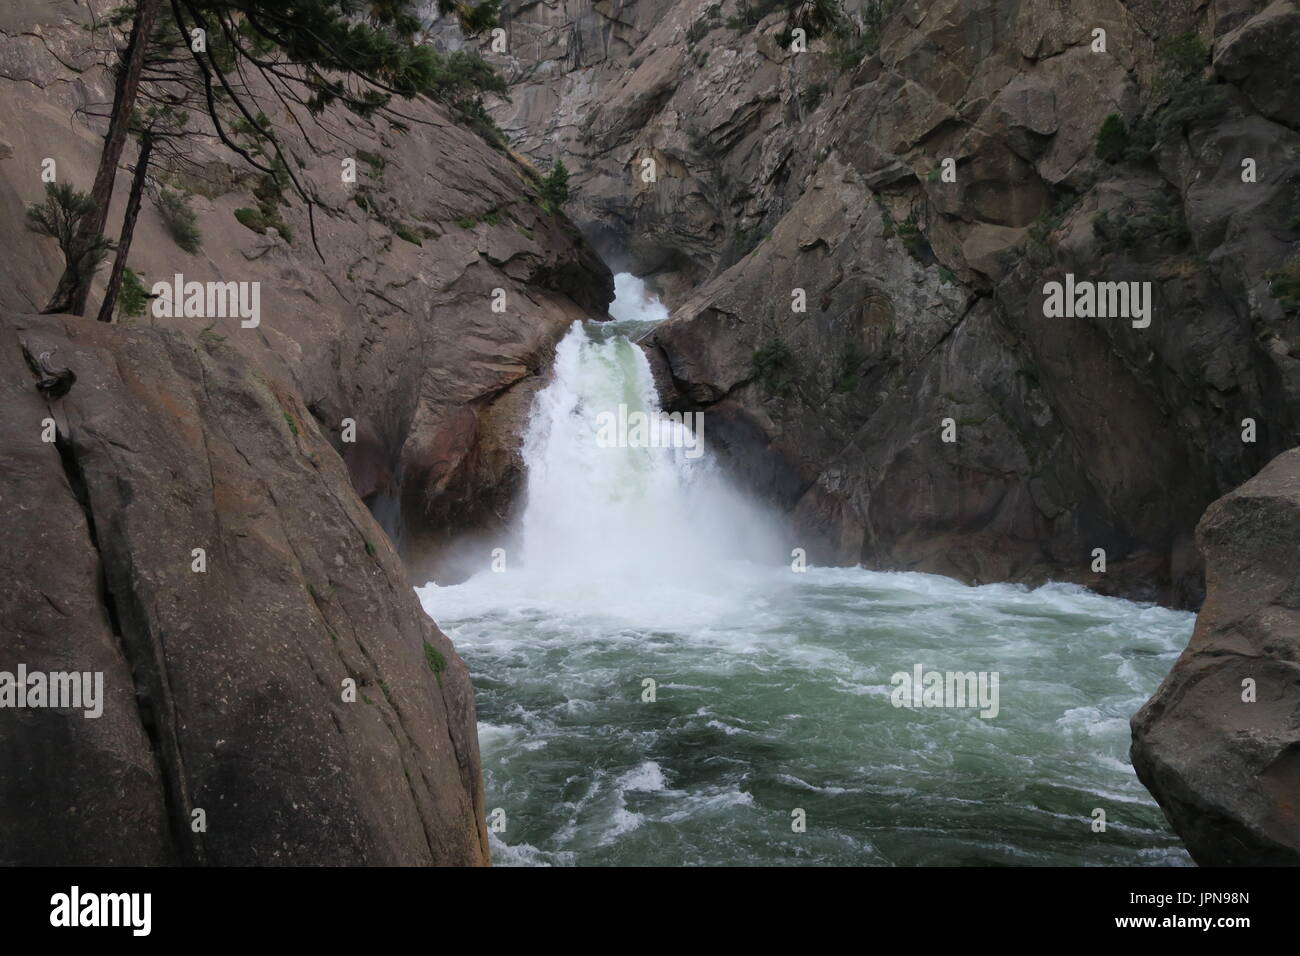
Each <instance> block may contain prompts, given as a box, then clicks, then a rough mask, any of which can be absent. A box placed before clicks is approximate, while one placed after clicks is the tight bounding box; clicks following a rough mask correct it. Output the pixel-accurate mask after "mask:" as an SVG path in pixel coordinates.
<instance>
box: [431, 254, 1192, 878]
mask: <svg viewBox="0 0 1300 956" xmlns="http://www.w3.org/2000/svg"><path fill="white" fill-rule="evenodd" d="M616 291H617V295H618V298H617V299H616V301H615V303H614V305H613V306H611V310H610V312H611V315H612V316H614V318H615V320H616V321H614V322H610V323H605V324H603V325H601V324H596V323H589V324H580V325H575V326H574V328H573V329H572V330H571V331H570V332H569V334H568V335H567V336H566V337H565V339H564V340H563V341H562V342H561V343H560V345H559V347H558V349H557V352H556V359H555V371H554V377H553V379H552V381H551V383H550V384H548V385H547V386H546V387H545V388H544V389H543V390H542V391H541V392H539V393H538V395H537V398H536V400H535V403H534V406H533V410H532V415H531V420H530V423H529V427H528V432H527V434H526V436H525V441H524V458H525V462H526V464H527V467H528V483H527V491H526V493H527V501H526V504H525V509H524V515H523V519H522V527H521V529H520V540H521V546H520V549H519V551H520V553H519V554H518V555H514V554H507V555H506V563H505V568H504V571H503V572H497V571H491V570H484V571H483V572H481V573H479V574H477V575H475V576H473V577H472V578H470V579H469V580H468V581H466V582H465V583H463V584H460V585H456V586H451V587H438V586H436V585H433V584H430V585H427V586H426V587H424V588H421V589H418V590H419V594H420V597H421V600H422V601H423V603H424V606H425V608H426V609H427V610H428V612H429V613H430V615H431V616H432V617H433V618H434V620H436V621H437V622H438V623H439V624H440V625H441V626H442V627H443V628H444V630H446V631H447V632H448V633H449V634H451V636H452V637H453V639H454V640H455V641H456V645H457V648H458V649H459V651H460V652H461V654H462V655H463V656H464V657H465V658H466V660H467V661H468V663H469V666H470V671H471V674H472V675H473V676H474V681H475V688H476V700H477V706H478V714H479V720H480V726H479V732H480V744H481V747H482V752H483V762H484V773H485V778H486V784H487V790H488V807H489V809H497V808H499V809H501V810H502V811H504V814H505V816H504V819H505V821H506V826H505V830H504V831H503V832H501V833H494V834H493V853H494V859H495V860H496V862H497V863H505V864H509V863H524V864H545V863H561V864H565V863H578V864H602V863H616V864H636V863H657V864H763V863H773V864H777V863H826V864H842V865H854V864H890V863H896V864H913V863H915V864H923V863H936V864H964V863H973V864H978V863H994V864H997V863H1009V864H1017V863H1038V864H1056V865H1066V864H1078V863H1098V864H1107V863H1109V864H1129V865H1133V864H1142V863H1158V864H1170V863H1185V862H1187V861H1188V859H1187V856H1186V854H1185V853H1184V852H1183V851H1182V850H1181V848H1180V847H1179V843H1178V840H1177V838H1176V837H1174V836H1173V835H1172V834H1171V833H1170V832H1169V831H1168V829H1167V827H1166V826H1165V824H1164V821H1163V818H1162V816H1161V814H1160V811H1159V810H1158V808H1157V807H1156V806H1155V804H1154V802H1153V801H1152V800H1151V799H1150V797H1149V796H1148V795H1147V793H1146V791H1145V790H1144V789H1143V788H1142V786H1141V784H1140V783H1138V781H1137V779H1136V777H1135V776H1134V774H1133V771H1132V769H1131V768H1130V767H1129V765H1128V761H1127V752H1128V716H1129V715H1130V714H1131V713H1132V712H1133V711H1134V710H1136V709H1137V707H1139V706H1140V705H1141V703H1142V702H1143V701H1144V700H1145V699H1146V698H1147V697H1148V696H1149V695H1150V694H1151V692H1152V691H1153V690H1154V689H1155V687H1156V685H1157V684H1158V683H1159V681H1160V678H1161V677H1162V676H1163V675H1164V674H1165V673H1166V672H1167V671H1168V669H1169V667H1170V665H1171V664H1172V662H1173V659H1174V658H1175V657H1176V656H1177V655H1178V653H1179V651H1181V649H1182V647H1183V646H1184V645H1185V644H1186V641H1187V638H1188V635H1189V633H1190V631H1191V627H1192V624H1193V621H1194V618H1193V616H1192V615H1190V614H1186V613H1182V612H1176V611H1169V610H1165V609H1162V608H1158V607H1150V606H1142V605H1137V604H1133V603H1130V602H1126V601H1121V600H1117V599H1113V598H1104V597H1100V596H1098V595H1095V594H1091V593H1089V592H1087V591H1085V590H1083V589H1081V588H1077V587H1073V586H1067V585H1047V586H1045V587H1042V588H1038V589H1036V590H1032V591H1031V590H1027V589H1025V588H1023V587H1019V586H1013V585H988V586H984V587H965V586H963V585H961V584H959V583H958V582H955V581H950V580H948V579H945V578H941V577H936V576H933V575H925V574H902V573H900V574H890V573H877V572H870V571H864V570H861V569H843V568H840V569H831V568H809V569H807V571H806V572H804V573H794V571H793V570H792V569H791V566H790V563H789V561H790V558H789V551H788V548H787V547H785V546H784V545H783V542H782V540H781V537H780V535H779V534H778V533H777V531H776V526H775V524H774V523H773V522H772V520H771V518H770V517H769V516H768V515H766V514H765V513H764V511H763V510H762V509H761V508H759V507H757V506H755V505H754V504H753V503H752V502H749V501H747V500H746V498H745V497H744V496H743V495H741V494H739V493H738V492H737V491H736V490H735V489H734V488H733V487H732V486H731V484H730V483H729V482H728V481H727V480H726V478H725V476H724V475H722V474H721V473H720V472H719V470H718V469H717V467H716V466H715V464H714V462H713V461H712V460H711V458H710V456H709V454H708V452H707V436H708V429H707V413H706V415H705V419H704V421H705V426H706V427H705V428H703V439H704V444H703V446H702V450H703V454H698V455H697V453H696V451H695V450H692V448H691V447H689V446H690V443H691V442H692V441H694V439H695V438H698V437H699V436H697V435H694V434H690V433H685V432H682V431H679V429H682V428H683V426H682V425H679V424H668V425H665V426H663V428H662V430H661V431H660V435H661V437H666V438H667V439H671V440H668V441H661V442H659V443H658V444H659V445H660V446H661V447H646V446H645V443H635V442H633V443H629V442H621V441H620V442H610V441H609V440H608V437H609V436H608V434H603V433H602V427H603V426H607V425H608V424H609V422H610V421H611V420H618V416H619V406H620V405H622V406H624V407H625V408H624V412H625V414H626V415H630V414H631V413H632V412H643V413H650V414H654V413H657V412H658V402H657V398H656V395H655V390H654V385H653V380H652V377H651V374H650V368H649V366H648V364H647V362H646V359H645V356H644V355H643V354H642V352H641V350H640V349H639V348H638V347H637V346H636V345H635V344H633V342H632V341H630V340H629V338H628V336H629V335H630V334H633V333H635V332H636V331H638V330H639V329H642V328H645V327H646V326H647V325H648V324H651V323H653V322H655V321H659V320H661V319H663V318H665V317H666V313H665V311H664V310H663V308H662V306H660V305H659V303H658V302H657V301H655V300H653V299H651V298H649V297H648V296H647V295H646V294H645V289H644V286H643V285H642V284H641V283H640V282H639V281H638V280H636V279H635V278H633V277H631V276H626V275H623V276H619V277H617V280H616ZM664 446H666V447H664ZM674 446H676V447H674ZM699 447H701V446H696V448H699ZM916 665H921V666H923V667H924V669H925V670H927V671H931V670H933V671H962V672H972V671H980V672H996V673H998V674H999V675H1000V681H1001V683H1000V707H999V711H998V714H997V716H996V717H994V718H992V719H985V718H981V717H980V716H978V712H977V711H975V710H972V709H962V708H935V709H925V708H920V709H913V708H899V707H895V706H893V704H892V700H891V692H892V691H893V690H894V687H893V686H892V685H891V678H892V677H893V675H895V674H897V673H898V672H911V671H912V669H913V668H914V667H915V666H916ZM647 682H653V684H649V683H647ZM651 691H653V693H651ZM651 697H652V698H653V699H650V698H651ZM1097 808H1101V809H1104V810H1106V815H1107V820H1108V826H1107V830H1106V832H1105V833H1094V832H1093V830H1092V826H1091V824H1092V822H1093V811H1094V810H1095V809H1097ZM797 811H803V815H804V818H805V819H806V830H804V831H803V832H796V831H795V830H794V829H793V828H792V820H794V819H796V818H797V817H798V813H797ZM792 814H793V815H794V816H792Z"/></svg>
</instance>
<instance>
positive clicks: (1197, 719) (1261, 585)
mask: <svg viewBox="0 0 1300 956" xmlns="http://www.w3.org/2000/svg"><path fill="white" fill-rule="evenodd" d="M1196 540H1197V544H1198V545H1199V547H1200V549H1201V552H1202V554H1203V555H1204V558H1205V577H1206V598H1205V604H1204V606H1203V607H1202V608H1201V613H1200V615H1199V617H1198V618H1197V620H1196V630H1195V632H1194V633H1193V635H1192V639H1191V642H1190V643H1189V644H1188V645H1187V649H1186V650H1185V651H1183V653H1182V655H1181V656H1180V657H1179V658H1178V661H1177V663H1175V664H1174V667H1173V670H1172V671H1170V673H1169V676H1168V677H1166V678H1165V680H1164V682H1163V683H1162V684H1161V685H1160V688H1159V689H1158V690H1157V691H1156V693H1155V695H1154V696H1153V697H1152V698H1151V699H1150V700H1149V701H1147V703H1146V705H1145V706H1143V708H1142V709H1141V710H1140V711H1138V713H1137V714H1136V715H1134V717H1133V721H1132V725H1133V747H1132V760H1133V767H1134V768H1135V769H1136V770H1137V773H1138V777H1139V778H1140V779H1141V780H1142V783H1143V784H1145V785H1146V788H1147V789H1148V790H1150V791H1151V793H1152V794H1153V795H1154V796H1155V798H1156V800H1157V801H1159V803H1160V806H1161V807H1162V808H1163V809H1164V812H1165V816H1167V817H1168V818H1169V822H1170V824H1171V825H1172V826H1173V828H1174V829H1175V830H1177V831H1178V835H1179V836H1180V837H1182V839H1183V842H1184V844H1186V846H1187V849H1188V851H1189V852H1190V853H1191V854H1192V857H1193V858H1194V859H1195V860H1196V862H1198V863H1200V864H1201V865H1202V866H1250V865H1290V866H1300V694H1297V688H1300V448H1297V449H1294V450H1292V451H1289V452H1286V453H1285V454H1282V455H1280V456H1278V457H1277V458H1276V459H1274V460H1273V461H1272V462H1271V463H1270V464H1269V465H1268V466H1267V467H1266V468H1264V469H1263V470H1262V471H1261V472H1260V473H1259V474H1258V475H1256V476H1255V477H1254V478H1252V479H1250V481H1248V482H1246V483H1245V484H1244V485H1242V486H1241V487H1240V488H1237V489H1236V490H1234V491H1232V492H1230V493H1229V494H1227V495H1225V496H1224V497H1222V498H1220V499H1219V500H1218V501H1216V502H1214V504H1212V505H1211V506H1210V507H1209V509H1208V510H1207V511H1206V512H1205V516H1204V517H1203V518H1202V519H1201V523H1200V525H1198V527H1197V529H1196Z"/></svg>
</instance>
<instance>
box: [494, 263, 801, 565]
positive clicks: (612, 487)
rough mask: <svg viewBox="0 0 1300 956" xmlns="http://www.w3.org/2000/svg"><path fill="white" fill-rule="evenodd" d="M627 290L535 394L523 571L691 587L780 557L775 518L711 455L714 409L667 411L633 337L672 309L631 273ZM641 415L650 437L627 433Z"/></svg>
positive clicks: (569, 342) (574, 339) (583, 329)
mask: <svg viewBox="0 0 1300 956" xmlns="http://www.w3.org/2000/svg"><path fill="white" fill-rule="evenodd" d="M617 289H618V293H619V294H618V298H617V299H616V300H615V303H614V305H613V307H611V310H610V311H611V314H612V315H614V316H615V317H616V321H614V322H610V323H605V324H603V325H601V324H597V323H585V322H584V323H575V324H574V326H573V328H572V329H570V330H569V332H568V334H567V335H566V336H565V337H564V339H563V340H562V341H561V342H560V344H559V346H558V348H557V349H556V354H555V366H554V377H553V378H552V380H551V382H550V383H549V384H548V385H546V387H545V388H543V389H542V390H541V391H540V392H539V393H538V394H537V396H536V399H535V401H534V404H533V407H532V412H531V417H530V420H529V425H528V430H527V433H526V434H525V437H524V443H523V456H524V462H525V464H526V466H527V487H526V496H527V497H526V502H525V507H524V512H523V519H522V527H521V532H522V551H521V554H520V558H521V562H522V567H523V569H524V570H525V571H527V572H528V573H529V574H530V575H534V576H536V575H542V576H544V577H546V578H559V579H569V580H572V579H575V578H576V579H581V580H584V581H599V582H601V583H603V584H618V583H625V584H631V583H634V582H639V583H641V584H645V583H648V582H656V581H657V582H666V581H670V580H671V581H673V582H676V583H678V584H680V585H683V586H689V585H691V584H692V583H696V584H701V585H704V584H707V583H708V582H710V581H714V580H716V579H717V577H718V574H719V571H720V567H721V566H722V565H725V564H728V563H730V562H737V561H743V560H747V559H749V560H758V561H761V562H762V563H767V564H774V563H776V562H778V561H780V560H782V554H783V552H782V549H781V545H780V537H779V535H778V534H777V533H776V531H775V522H774V521H773V520H772V518H771V517H770V516H769V515H767V514H765V513H764V511H763V510H762V509H761V508H760V507H758V506H757V505H756V504H755V503H754V502H752V501H750V500H747V499H746V497H745V496H744V495H742V494H741V493H740V492H739V491H738V490H737V489H736V488H734V487H733V485H732V484H731V483H730V482H729V481H728V479H727V478H726V476H725V475H724V474H723V472H722V470H721V469H720V468H719V467H718V465H717V463H716V461H715V460H714V457H713V455H712V454H711V453H710V452H709V450H708V445H707V437H708V432H707V424H708V412H707V411H705V412H702V413H698V414H694V415H691V416H687V417H688V419H689V422H688V423H685V424H684V423H682V422H681V421H678V420H666V419H664V418H663V417H662V409H661V408H660V405H659V399H658V396H657V394H656V389H655V384H654V378H653V375H652V373H651V370H650V364H649V362H648V361H647V359H646V356H645V353H644V352H643V351H642V350H641V348H640V347H639V346H637V345H636V344H635V343H634V342H633V341H632V339H631V336H634V335H636V334H637V333H638V332H641V331H644V330H645V329H646V328H648V327H650V326H652V325H653V324H654V323H655V322H657V321H660V320H662V319H663V318H665V317H666V316H667V310H666V309H664V307H663V306H662V305H661V304H660V303H659V301H658V300H657V299H654V298H653V297H650V296H648V295H647V294H646V291H645V288H644V285H643V284H642V283H641V282H640V280H638V279H635V278H634V277H632V276H627V275H620V276H619V278H618V283H617ZM638 415H639V416H640V419H639V420H640V421H641V422H642V423H646V424H647V425H648V427H646V428H643V429H642V432H641V434H638V433H637V432H636V430H635V429H630V430H626V431H619V430H618V428H617V426H618V425H619V423H626V422H627V421H628V420H629V419H630V420H631V421H632V422H633V423H635V422H637V421H638ZM602 430H603V431H602ZM611 437H612V438H613V439H614V441H611V440H610V439H611Z"/></svg>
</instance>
